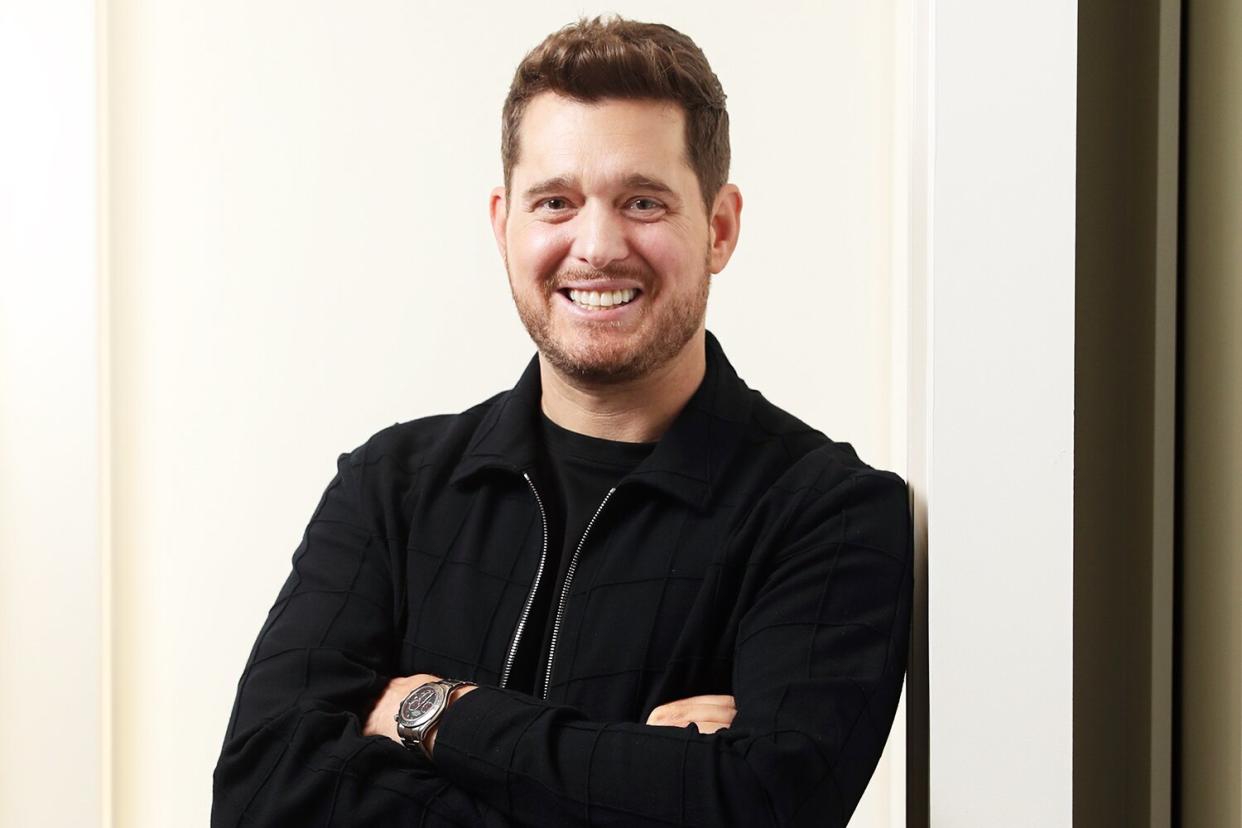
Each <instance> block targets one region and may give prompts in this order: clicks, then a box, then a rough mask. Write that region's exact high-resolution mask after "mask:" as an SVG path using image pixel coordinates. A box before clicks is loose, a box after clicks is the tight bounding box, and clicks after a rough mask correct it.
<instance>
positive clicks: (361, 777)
mask: <svg viewBox="0 0 1242 828" xmlns="http://www.w3.org/2000/svg"><path fill="white" fill-rule="evenodd" d="M362 457H363V450H362V449H359V450H358V451H357V452H355V453H354V454H352V455H350V454H342V455H341V456H340V458H339V460H338V463H337V475H336V476H335V477H334V478H333V480H332V482H331V483H329V484H328V487H327V489H326V490H325V491H324V494H323V497H322V499H321V500H320V502H319V505H318V507H317V508H316V509H315V513H314V515H313V516H312V518H311V520H310V523H309V525H308V526H307V529H306V532H305V535H304V536H303V539H302V542H301V544H300V545H299V547H298V549H297V551H296V552H295V553H294V556H293V571H292V572H291V574H290V575H289V577H288V579H287V580H286V581H285V584H284V586H283V588H282V589H281V590H280V593H279V595H278V596H277V598H276V603H275V604H274V605H273V606H272V609H271V611H270V612H269V613H268V616H267V620H266V622H265V623H264V625H263V627H262V629H261V631H260V632H259V636H258V640H257V641H256V642H255V645H254V648H253V650H252V651H251V654H250V658H249V660H248V662H247V664H246V668H245V671H244V672H243V673H242V676H241V680H240V681H239V682H238V685H237V697H236V700H235V702H234V705H233V711H232V715H231V717H230V720H229V724H228V730H227V732H226V735H225V739H224V746H223V749H222V750H221V753H220V759H219V762H218V763H217V765H216V769H215V774H214V779H213V799H212V811H211V825H212V826H213V828H224V826H238V825H242V824H245V825H248V826H254V825H273V826H291V825H330V824H348V825H370V826H389V825H392V826H396V825H428V826H449V825H453V826H469V825H476V824H481V820H480V817H479V810H478V806H477V805H476V803H475V802H474V801H473V799H472V798H471V797H470V796H469V795H467V794H466V793H465V792H463V791H462V790H460V789H459V788H457V787H456V786H455V785H453V784H452V783H450V782H448V781H446V780H445V779H444V778H443V777H442V776H440V775H439V774H438V773H436V771H435V769H434V768H430V767H428V766H427V765H426V763H425V762H420V761H419V760H418V759H417V758H416V757H414V756H413V755H412V754H411V753H410V752H409V751H408V750H406V749H405V748H404V747H402V746H400V745H398V744H396V743H395V742H393V741H392V740H391V739H388V738H386V737H383V736H365V737H364V736H363V735H362V724H363V723H364V722H365V721H366V717H367V716H368V714H369V712H370V709H371V706H372V705H373V704H374V701H375V700H376V699H377V698H378V697H379V695H380V693H381V692H382V690H383V689H384V687H385V686H386V685H387V683H388V680H389V676H390V675H391V673H392V672H393V667H394V664H395V655H396V652H397V650H396V641H395V633H394V613H393V594H394V590H393V585H392V578H391V574H390V568H389V565H388V558H387V543H386V541H385V539H384V537H383V536H382V535H381V534H379V533H378V532H377V531H376V529H374V528H373V527H371V526H369V525H368V521H367V520H366V519H364V517H363V513H362V509H361V508H360V499H359V496H358V490H357V484H356V482H355V466H356V465H357V464H359V463H361V462H362ZM334 818H335V820H336V821H334Z"/></svg>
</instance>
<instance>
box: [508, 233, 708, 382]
mask: <svg viewBox="0 0 1242 828" xmlns="http://www.w3.org/2000/svg"><path fill="white" fill-rule="evenodd" d="M505 270H506V272H507V271H508V263H507V262H506V265H505ZM609 278H614V279H615V278H629V279H634V280H636V281H638V282H639V284H640V285H642V294H641V298H642V300H643V301H644V302H647V301H650V297H651V294H650V292H649V287H650V284H651V278H650V274H649V273H648V272H646V271H634V270H630V269H628V268H613V267H609V268H606V269H604V270H599V271H595V270H574V271H567V272H565V273H563V274H560V275H559V276H557V277H554V278H552V279H550V280H547V281H545V283H544V284H543V286H542V287H543V290H542V291H541V292H540V293H539V294H536V295H531V294H526V295H520V294H519V293H518V291H517V290H515V289H514V288H513V276H512V274H510V275H509V289H510V292H511V293H512V294H513V302H514V304H515V305H516V306H517V312H518V316H519V317H520V318H521V320H522V324H523V325H524V326H525V327H526V332H527V333H528V334H529V335H530V338H531V340H533V341H534V343H535V347H537V348H538V349H539V353H540V354H542V355H543V357H544V359H546V360H547V361H548V362H549V363H550V364H551V365H552V367H553V368H555V369H556V370H557V371H559V372H560V373H561V374H563V375H565V376H566V377H568V378H571V379H575V380H578V381H580V382H583V383H587V384H592V385H609V384H616V383H622V382H629V381H631V380H635V379H638V378H640V377H644V376H647V375H648V374H650V373H651V372H653V371H656V370H658V369H659V368H661V367H662V366H664V365H666V364H667V363H668V362H669V361H671V360H672V359H673V357H675V356H677V355H678V354H679V353H681V351H682V349H683V348H685V346H686V343H687V342H689V341H690V339H691V338H692V337H693V336H694V335H695V333H696V332H697V331H698V330H699V328H700V327H702V325H703V319H704V317H705V316H706V314H707V295H708V292H709V290H710V288H711V271H710V270H709V268H708V261H707V258H706V257H704V262H703V277H702V278H701V279H700V280H699V281H698V282H697V283H696V284H695V286H694V289H693V290H692V291H690V292H688V293H686V294H684V295H678V296H671V297H661V298H662V299H663V306H662V307H659V308H658V309H649V308H643V314H642V316H641V318H640V319H639V320H638V326H637V328H636V329H635V330H634V331H633V332H632V333H629V334H628V335H624V336H622V335H620V334H619V333H618V332H619V331H620V330H621V329H622V328H624V327H628V326H629V325H631V324H633V323H631V322H621V321H616V322H591V320H590V319H585V320H581V322H579V323H577V324H578V325H579V326H580V330H588V329H589V330H591V331H598V332H599V336H587V337H574V338H573V339H572V340H571V339H570V338H569V337H563V338H559V337H558V336H557V335H556V333H555V332H554V330H553V327H554V326H553V321H552V303H553V302H555V301H559V300H558V299H557V293H558V291H559V289H560V287H562V286H563V284H565V283H567V282H571V281H579V282H581V281H584V280H590V279H601V280H602V279H609Z"/></svg>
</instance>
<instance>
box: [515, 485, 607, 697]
mask: <svg viewBox="0 0 1242 828" xmlns="http://www.w3.org/2000/svg"><path fill="white" fill-rule="evenodd" d="M522 477H524V478H526V485H528V486H530V490H531V493H532V494H534V496H535V503H536V504H538V506H539V517H540V519H541V520H542V521H543V552H542V553H541V554H540V555H539V568H538V569H537V570H535V582H534V583H533V584H531V585H530V592H529V593H527V595H526V603H525V604H524V605H523V606H522V614H521V615H520V616H518V622H517V627H516V628H514V630H513V641H512V642H510V644H509V654H508V655H507V656H505V668H504V670H503V671H502V672H501V674H500V686H501V687H504V686H505V685H507V684H508V683H509V673H510V672H511V671H512V670H513V661H514V659H516V658H517V650H518V644H520V643H521V641H522V633H523V631H525V629H526V622H527V620H528V619H529V617H530V608H531V605H532V604H534V603H535V593H536V592H538V591H539V581H540V580H541V579H542V578H543V565H544V563H545V562H546V561H547V560H548V514H547V512H545V511H544V509H543V498H541V497H540V496H539V490H538V489H536V488H535V481H533V480H531V479H530V475H529V474H527V473H526V472H522ZM609 494H611V492H609ZM605 499H606V498H605ZM553 640H555V639H553Z"/></svg>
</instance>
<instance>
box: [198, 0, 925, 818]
mask: <svg viewBox="0 0 1242 828" xmlns="http://www.w3.org/2000/svg"><path fill="white" fill-rule="evenodd" d="M724 101H725V96H724V92H723V90H722V89H721V87H720V83H719V81H718V80H717V78H716V76H715V74H714V73H713V72H712V70H711V68H710V66H709V65H708V63H707V60H706V58H705V57H704V56H703V53H702V52H701V51H700V50H699V49H698V47H697V46H695V44H694V43H693V42H692V41H691V40H690V39H689V38H687V37H686V36H684V35H682V34H681V33H679V32H677V31H675V30H673V29H671V28H669V27H667V26H662V25H655V24H644V23H636V22H632V21H625V20H621V19H611V20H603V19H599V18H597V19H595V20H582V21H579V22H578V23H577V24H575V25H572V26H569V27H566V28H565V29H563V30H561V31H559V32H556V33H554V34H553V35H551V36H549V37H548V38H547V39H546V40H545V41H544V42H543V43H542V44H540V45H539V46H538V47H536V48H535V49H534V50H532V51H531V52H530V53H529V54H528V55H527V56H526V58H525V59H524V60H523V62H522V64H521V65H520V66H519V68H518V70H517V73H516V75H515V77H514V81H513V84H512V87H511V88H510V92H509V96H508V99H507V100H506V102H505V106H504V113H503V125H502V160H503V166H504V177H505V183H504V186H502V187H497V188H496V189H495V190H494V191H493V192H492V193H491V197H490V214H491V222H492V228H493V230H494V233H495V237H496V242H497V245H498V247H499V250H500V254H501V256H502V258H503V260H504V263H505V269H506V271H507V273H508V278H509V286H510V290H511V292H512V294H513V299H514V302H515V304H516V306H517V310H518V314H519V315H520V317H521V319H522V322H523V323H524V324H525V326H526V329H527V330H528V331H529V333H530V336H531V338H532V339H533V340H534V343H535V346H536V348H537V351H538V353H537V355H536V356H535V357H534V358H532V360H531V363H530V365H529V366H528V367H527V370H526V371H525V373H524V374H523V375H522V377H521V379H520V380H519V381H518V383H517V385H516V386H515V387H514V388H512V389H511V390H509V391H506V392H503V393H501V394H498V395H496V396H495V397H493V398H491V399H490V400H488V401H486V402H484V403H481V404H480V405H478V406H476V407H474V408H471V409H469V410H468V411H465V412H463V413H460V414H456V415H448V416H439V417H429V418H424V419H419V420H413V421H410V422H407V423H402V424H398V425H396V426H393V427H391V428H388V429H385V430H384V431H381V432H380V433H378V434H376V435H374V436H373V437H371V438H370V439H369V440H367V441H366V443H364V444H363V445H362V446H361V447H359V448H358V449H356V450H355V451H353V452H351V453H348V454H344V455H341V457H340V459H339V461H338V466H337V469H338V471H337V476H336V477H335V478H334V479H333V480H332V482H331V483H330V484H329V486H328V488H327V490H326V491H325V493H324V495H323V499H322V501H321V502H320V504H319V507H318V509H317V510H316V512H315V514H314V516H313V517H312V519H311V522H310V525H309V526H308V528H307V531H306V535H305V537H304V540H303V542H302V544H301V546H300V547H299V548H298V550H297V552H296V553H295V555H294V560H293V572H292V573H291V575H290V577H289V579H288V581H287V582H286V583H285V585H284V588H283V589H282V590H281V592H280V594H279V596H278V597H277V600H276V603H275V605H274V606H273V608H272V611H271V613H270V614H269V616H268V620H267V622H266V623H265V625H264V627H263V629H262V630H261V631H260V633H259V637H258V640H257V642H256V644H255V647H254V649H253V651H252V653H251V657H250V660H249V662H248V664H247V666H246V669H245V672H244V673H243V675H242V678H241V681H240V683H239V685H238V693H237V700H236V703H235V705H234V709H233V715H232V717H231V720H230V722H229V725H228V731H227V734H226V737H225V742H224V747H223V750H222V753H221V756H220V761H219V764H218V766H217V768H216V773H215V786H214V792H215V800H214V805H213V810H212V824H213V825H215V826H225V825H229V826H233V825H241V824H247V825H312V824H313V825H320V824H323V825H329V824H345V825H364V824H365V825H411V824H418V825H495V826H501V825H594V824H609V825H659V824H678V825H682V824H685V825H713V826H714V825H746V826H758V825H844V824H845V823H846V822H847V821H848V819H849V816H850V814H851V813H852V812H853V810H854V807H855V806H856V804H857V802H858V799H859V797H860V796H861V794H862V792H863V789H864V788H865V786H866V783H867V781H868V779H869V778H870V776H871V773H872V771H873V770H874V768H875V765H876V762H877V761H878V759H879V757H880V753H881V751H882V749H883V746H884V742H885V738H886V736H887V733H888V730H889V728H890V726H891V722H892V718H893V714H894V710H895V708H896V705H897V699H898V696H899V694H900V690H901V684H902V679H903V676H904V671H905V661H906V649H907V642H908V631H909V617H910V616H909V613H910V599H911V536H910V532H911V528H910V521H909V516H908V507H907V498H906V488H905V485H904V483H903V482H902V481H901V479H900V478H899V477H897V476H896V475H894V474H892V473H890V472H885V471H879V470H876V469H873V468H871V467H870V466H868V465H867V464H865V463H864V462H862V461H861V460H860V459H859V458H858V457H857V455H856V454H855V452H854V451H853V449H852V448H851V447H850V446H849V445H848V444H847V443H841V442H834V441H832V440H830V439H828V438H827V437H825V436H824V435H823V434H821V433H819V432H818V431H815V430H814V429H812V428H810V427H809V426H807V425H805V424H803V423H802V422H800V421H799V420H797V419H796V418H794V417H793V416H791V415H789V414H787V413H785V412H783V411H781V410H780V409H778V408H776V407H775V406H773V405H772V404H771V403H769V402H767V401H766V400H765V399H764V398H763V397H762V396H761V395H760V394H759V393H758V392H756V391H753V390H751V389H750V388H748V387H747V386H746V385H745V384H744V383H743V382H742V381H741V380H740V379H739V378H738V376H737V374H736V373H735V372H734V371H733V369H732V367H731V366H730V365H729V362H728V360H727V359H726V358H725V355H724V351H723V349H722V348H721V346H720V343H719V342H718V341H717V340H716V339H715V338H714V337H713V336H712V335H711V334H709V333H708V332H707V331H706V329H705V323H704V319H705V313H706V308H707V299H708V289H709V285H710V282H711V278H712V276H713V275H714V274H717V273H719V272H720V271H722V270H723V269H724V267H725V265H726V264H727V263H728V261H729V258H730V256H731V255H732V253H733V250H734V248H735V246H736V244H737V240H738V234H739V231H740V227H741V222H740V218H741V211H742V198H741V194H740V192H739V190H738V188H737V187H736V186H734V185H733V184H729V183H727V176H728V166H729V138H728V116H727V114H726V111H725V105H724ZM773 323H774V324H779V320H773Z"/></svg>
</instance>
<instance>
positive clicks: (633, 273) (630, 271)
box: [549, 266, 651, 292]
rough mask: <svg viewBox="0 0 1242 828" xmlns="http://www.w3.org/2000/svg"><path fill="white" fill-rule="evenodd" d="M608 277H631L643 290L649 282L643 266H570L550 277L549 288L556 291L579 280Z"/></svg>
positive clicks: (598, 280)
mask: <svg viewBox="0 0 1242 828" xmlns="http://www.w3.org/2000/svg"><path fill="white" fill-rule="evenodd" d="M609 279H633V280H634V281H635V282H638V283H639V284H640V285H641V286H642V288H643V289H644V290H646V289H647V286H648V285H649V284H650V282H651V273H650V271H648V270H646V269H643V268H635V267H613V266H609V267H606V268H604V269H603V270H596V269H595V268H589V267H587V268H571V269H569V270H566V271H563V272H561V273H558V274H556V275H555V276H554V277H552V280H551V282H550V283H549V288H550V289H551V290H552V291H554V292H555V291H558V290H560V289H562V288H564V287H568V286H569V285H570V283H581V282H604V281H607V280H609Z"/></svg>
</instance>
